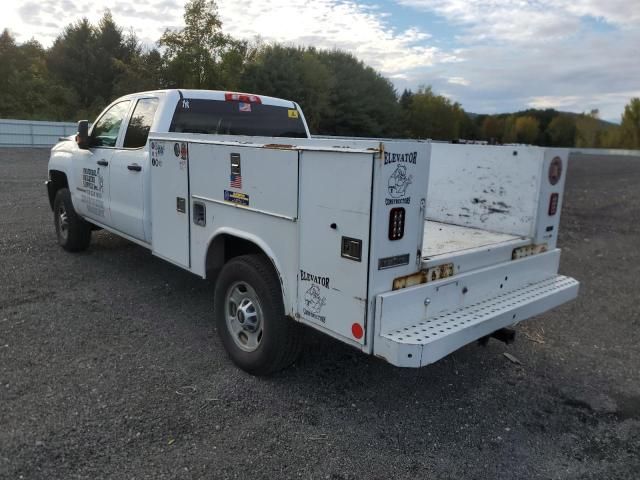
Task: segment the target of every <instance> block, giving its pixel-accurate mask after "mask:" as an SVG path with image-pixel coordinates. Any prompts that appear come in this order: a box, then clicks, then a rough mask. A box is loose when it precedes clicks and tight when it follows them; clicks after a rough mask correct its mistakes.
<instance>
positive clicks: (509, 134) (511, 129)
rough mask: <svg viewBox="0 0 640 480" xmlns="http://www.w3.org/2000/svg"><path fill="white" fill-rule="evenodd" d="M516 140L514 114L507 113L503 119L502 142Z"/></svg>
mask: <svg viewBox="0 0 640 480" xmlns="http://www.w3.org/2000/svg"><path fill="white" fill-rule="evenodd" d="M517 141H518V133H517V131H516V116H515V115H509V116H508V117H506V118H505V119H504V133H503V134H502V143H516V142H517Z"/></svg>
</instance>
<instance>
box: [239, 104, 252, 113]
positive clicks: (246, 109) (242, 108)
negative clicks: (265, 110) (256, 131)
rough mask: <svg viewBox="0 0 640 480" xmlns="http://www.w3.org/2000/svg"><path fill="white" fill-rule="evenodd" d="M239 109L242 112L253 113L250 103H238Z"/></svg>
mask: <svg viewBox="0 0 640 480" xmlns="http://www.w3.org/2000/svg"><path fill="white" fill-rule="evenodd" d="M238 108H239V109H240V111H241V112H250V111H251V104H250V103H245V102H240V103H238Z"/></svg>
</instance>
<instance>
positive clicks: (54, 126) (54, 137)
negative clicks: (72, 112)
mask: <svg viewBox="0 0 640 480" xmlns="http://www.w3.org/2000/svg"><path fill="white" fill-rule="evenodd" d="M77 131H78V126H77V124H75V123H67V122H37V121H35V120H11V119H0V147H51V146H52V145H54V144H55V143H56V142H57V141H58V139H59V138H60V137H68V136H69V135H74V134H75V133H76V132H77Z"/></svg>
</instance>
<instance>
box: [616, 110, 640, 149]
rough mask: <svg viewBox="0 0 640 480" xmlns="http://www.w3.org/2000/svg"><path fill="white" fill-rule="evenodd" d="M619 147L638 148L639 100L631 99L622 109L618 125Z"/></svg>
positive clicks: (639, 136) (639, 135)
mask: <svg viewBox="0 0 640 480" xmlns="http://www.w3.org/2000/svg"><path fill="white" fill-rule="evenodd" d="M620 146H621V147H623V148H640V98H632V99H631V101H629V103H628V104H627V105H626V106H625V107H624V113H623V114H622V122H621V124H620Z"/></svg>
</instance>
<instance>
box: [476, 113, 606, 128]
mask: <svg viewBox="0 0 640 480" xmlns="http://www.w3.org/2000/svg"><path fill="white" fill-rule="evenodd" d="M465 113H466V114H467V116H468V117H469V118H470V119H471V120H473V122H474V123H476V124H479V123H481V122H482V121H483V120H484V118H485V117H488V116H492V117H498V118H504V117H508V116H511V115H515V116H516V117H524V116H531V117H534V118H537V119H538V121H540V124H541V125H542V126H546V125H548V123H549V122H550V121H551V120H552V119H553V118H555V117H557V116H558V115H565V116H567V117H573V118H576V117H579V116H580V115H583V114H581V113H575V112H563V111H561V110H556V109H554V108H547V109H544V110H542V109H537V108H530V109H527V110H520V111H518V112H512V113H493V114H487V113H473V112H465ZM598 123H599V126H600V128H602V129H603V130H607V129H609V128H613V127H616V126H618V124H617V123H614V122H609V121H607V120H602V119H600V118H599V119H598Z"/></svg>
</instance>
